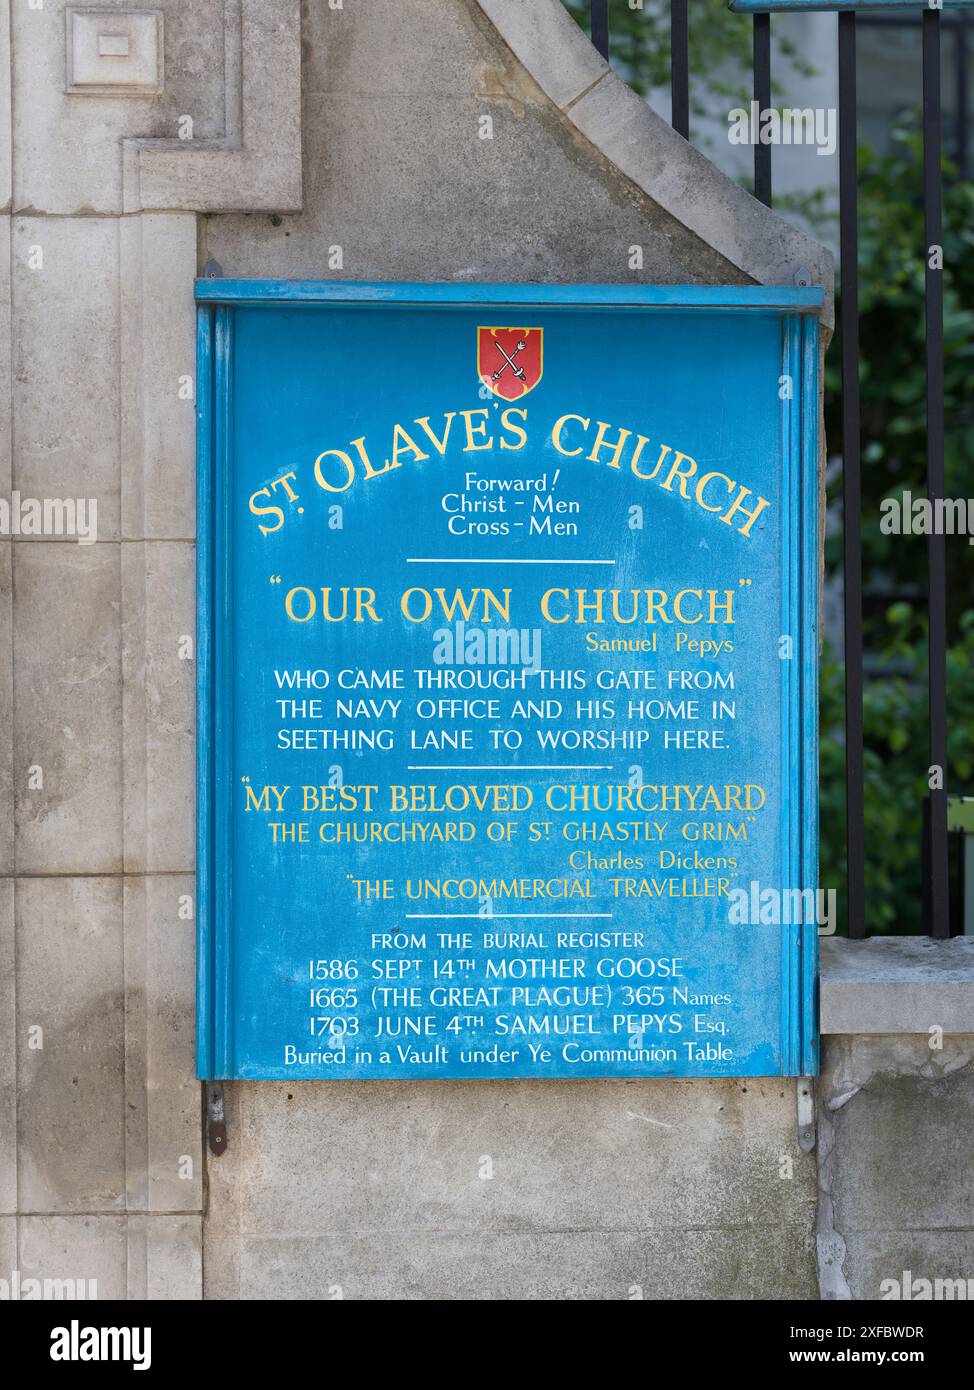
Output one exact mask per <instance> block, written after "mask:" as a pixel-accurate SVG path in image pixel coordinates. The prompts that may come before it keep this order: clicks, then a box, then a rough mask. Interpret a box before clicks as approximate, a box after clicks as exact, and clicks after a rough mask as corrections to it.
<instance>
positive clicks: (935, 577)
mask: <svg viewBox="0 0 974 1390" xmlns="http://www.w3.org/2000/svg"><path fill="white" fill-rule="evenodd" d="M590 4H591V34H592V42H593V43H594V45H595V47H596V48H597V49H598V50H599V52H600V53H601V54H602V55H603V57H605V58H609V56H610V44H609V38H610V35H609V0H590ZM921 9H922V75H923V96H922V101H923V117H922V131H923V206H924V241H925V248H924V251H925V267H926V269H925V304H926V323H925V337H926V435H927V496H928V498H929V500H930V501H931V502H934V503H935V502H936V500H937V499H940V498H943V496H944V486H945V479H944V296H943V271H942V264H943V261H942V253H941V247H942V241H943V229H942V189H941V160H942V114H941V91H940V86H941V70H940V69H941V28H942V24H941V12H940V10H939V9H929V8H923V6H922V0H918V4H917V12H918V13H919V12H920V11H921ZM837 19H838V86H839V112H838V115H839V248H840V296H841V319H842V348H841V368H840V370H841V382H842V467H843V477H842V502H843V527H844V538H843V564H844V574H843V586H844V588H843V607H844V622H845V632H844V659H845V748H846V845H847V893H848V897H847V902H848V930H849V935H850V936H852V937H861V936H864V935H865V934H866V882H865V864H866V814H865V752H864V721H863V650H864V641H863V579H862V478H861V416H860V385H859V227H858V221H859V210H858V196H859V188H858V177H857V117H858V110H857V90H856V89H857V82H856V76H857V75H856V29H857V16H856V14H855V13H854V12H849V11H843V12H840V13H839V15H838V16H837ZM741 22H742V23H746V22H747V21H746V19H745V17H744V16H743V15H742V16H741ZM859 22H862V21H861V20H860V21H859ZM868 22H870V23H875V22H877V20H876V19H874V18H872V17H870V19H869V21H868ZM879 22H888V23H891V24H903V23H904V22H908V21H906V19H905V17H902V16H897V17H895V18H891V19H888V20H885V21H883V20H880V21H879ZM913 22H914V23H915V16H914V18H913ZM952 22H953V23H954V24H955V25H956V26H957V45H958V67H957V74H956V75H957V87H958V92H957V102H958V120H959V123H960V125H961V127H962V128H961V129H960V130H959V132H958V135H959V140H958V145H959V149H960V152H961V163H962V169H963V168H966V165H967V153H966V151H967V133H966V130H965V129H963V126H964V122H965V120H966V105H967V97H966V92H967V78H966V61H965V60H966V43H967V24H966V18H965V17H964V16H955V17H953V20H952ZM752 23H753V88H752V90H753V93H754V98H755V100H756V101H757V102H758V103H759V106H758V109H759V111H765V110H768V109H770V107H771V104H772V83H771V15H770V14H756V15H754V16H753V17H752ZM670 44H671V50H670V87H671V101H672V115H671V120H672V124H673V127H674V129H676V130H677V131H678V132H679V133H680V134H681V135H682V136H684V138H689V126H690V70H689V20H688V3H687V0H670ZM754 194H755V197H757V198H758V199H759V200H760V201H761V202H763V203H765V204H766V205H767V206H768V207H770V206H771V204H772V146H771V145H770V144H765V143H762V142H761V141H760V140H758V141H757V142H756V143H755V145H754ZM927 544H928V551H927V600H928V684H929V774H928V782H929V784H930V793H929V798H928V801H927V804H926V805H925V807H924V817H923V821H924V843H923V855H922V861H923V868H922V873H923V889H924V891H923V899H924V920H925V923H926V926H927V930H928V931H929V933H930V935H931V936H934V937H947V936H949V935H950V914H949V867H948V796H947V792H948V788H947V567H946V538H945V536H944V535H943V534H942V533H940V534H937V533H936V528H935V533H934V534H931V535H929V536H928V537H927Z"/></svg>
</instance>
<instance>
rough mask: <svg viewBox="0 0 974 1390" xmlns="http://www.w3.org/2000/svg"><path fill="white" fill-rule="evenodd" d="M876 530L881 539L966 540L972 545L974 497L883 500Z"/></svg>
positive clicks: (907, 496) (909, 495) (906, 494)
mask: <svg viewBox="0 0 974 1390" xmlns="http://www.w3.org/2000/svg"><path fill="white" fill-rule="evenodd" d="M879 529H880V531H881V533H882V534H883V535H884V536H966V537H967V544H968V545H974V497H934V498H930V497H914V496H913V493H912V492H904V493H903V495H902V497H884V498H883V500H882V502H880V504H879Z"/></svg>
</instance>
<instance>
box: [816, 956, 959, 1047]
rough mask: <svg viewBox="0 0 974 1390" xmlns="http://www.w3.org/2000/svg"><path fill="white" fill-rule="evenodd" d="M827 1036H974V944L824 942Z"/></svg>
mask: <svg viewBox="0 0 974 1390" xmlns="http://www.w3.org/2000/svg"><path fill="white" fill-rule="evenodd" d="M821 961H822V988H821V1019H822V1032H823V1033H926V1032H928V1030H929V1029H931V1028H940V1029H942V1030H943V1032H945V1033H968V1032H972V1031H974V937H954V938H953V939H952V940H950V941H934V940H933V939H932V938H931V937H929V936H888V937H882V936H880V937H872V938H870V939H868V940H866V941H849V940H847V939H843V938H839V937H826V938H824V939H823V941H822V942H821Z"/></svg>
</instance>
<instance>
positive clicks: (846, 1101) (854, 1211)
mask: <svg viewBox="0 0 974 1390" xmlns="http://www.w3.org/2000/svg"><path fill="white" fill-rule="evenodd" d="M936 1041H938V1040H937V1039H927V1038H918V1037H911V1036H899V1037H895V1036H889V1035H887V1036H873V1037H869V1036H867V1037H829V1038H827V1039H826V1040H825V1047H824V1050H823V1072H822V1077H821V1080H820V1083H819V1098H820V1105H819V1165H820V1186H821V1189H822V1197H821V1200H820V1204H819V1221H818V1226H819V1242H820V1264H821V1266H822V1283H823V1289H824V1290H825V1291H826V1294H827V1296H830V1297H838V1298H850V1297H851V1298H877V1297H879V1293H878V1291H877V1290H878V1282H879V1280H880V1279H881V1278H887V1277H899V1275H900V1272H901V1271H902V1270H903V1269H912V1270H913V1272H914V1274H915V1275H916V1276H918V1277H925V1278H929V1279H932V1278H935V1277H948V1276H950V1277H954V1276H957V1275H960V1274H963V1275H964V1276H965V1277H967V1276H970V1275H972V1274H974V1226H972V1225H971V1222H970V1220H969V1213H970V1211H971V1210H972V1206H974V1173H972V1169H971V1164H970V1162H969V1149H970V1138H969V1135H970V1122H971V1116H972V1114H974V1035H967V1036H957V1037H949V1036H948V1037H945V1038H944V1039H942V1046H940V1047H937V1046H931V1045H930V1043H931V1042H936ZM911 1262H912V1263H911ZM965 1266H966V1268H965Z"/></svg>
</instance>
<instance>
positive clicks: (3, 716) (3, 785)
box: [0, 536, 14, 874]
mask: <svg viewBox="0 0 974 1390" xmlns="http://www.w3.org/2000/svg"><path fill="white" fill-rule="evenodd" d="M13 559H14V550H13V542H12V541H11V540H9V539H7V538H5V537H3V536H0V806H3V807H4V808H5V814H4V815H0V873H4V874H9V873H12V872H13V867H14V818H13V815H12V814H11V813H10V808H12V807H13V804H14V663H13Z"/></svg>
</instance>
